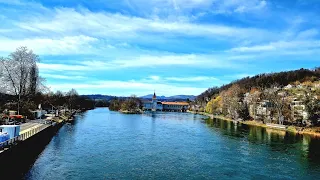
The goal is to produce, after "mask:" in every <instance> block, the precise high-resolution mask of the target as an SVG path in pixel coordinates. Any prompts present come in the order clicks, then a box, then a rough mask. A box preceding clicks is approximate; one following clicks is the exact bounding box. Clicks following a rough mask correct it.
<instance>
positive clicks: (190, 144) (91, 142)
mask: <svg viewBox="0 0 320 180" xmlns="http://www.w3.org/2000/svg"><path fill="white" fill-rule="evenodd" d="M205 119H206V117H204V116H201V115H194V114H188V113H147V114H143V115H125V114H120V113H118V112H111V111H109V110H108V109H106V108H100V109H95V110H91V111H88V112H86V113H84V114H83V115H82V116H79V117H77V119H76V120H75V122H74V124H66V125H64V126H63V127H62V128H61V129H60V130H59V131H58V133H57V134H56V136H54V137H53V139H52V140H51V142H50V143H49V144H48V145H47V147H46V148H45V149H44V150H43V152H42V153H41V154H40V155H39V157H38V158H37V160H36V161H35V163H34V164H33V165H32V166H31V168H30V170H29V172H28V173H27V174H26V175H25V179H30V180H32V179H37V180H38V179H39V180H43V179H59V180H63V179H68V180H73V179H75V180H79V179H90V180H92V179H270V178H272V179H319V177H320V139H316V138H311V137H309V136H301V135H299V136H298V135H292V134H288V133H284V132H281V131H274V130H267V129H264V128H260V127H250V126H246V125H234V124H233V123H232V122H227V121H223V120H217V119H215V120H205Z"/></svg>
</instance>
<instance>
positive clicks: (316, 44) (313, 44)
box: [230, 40, 320, 52]
mask: <svg viewBox="0 0 320 180" xmlns="http://www.w3.org/2000/svg"><path fill="white" fill-rule="evenodd" d="M313 48H316V49H319V48H320V41H318V40H310V41H277V42H271V43H269V44H263V45H256V46H243V47H236V48H232V49H231V50H230V51H231V52H266V51H277V52H281V51H283V50H293V51H296V50H298V51H300V50H306V49H313Z"/></svg>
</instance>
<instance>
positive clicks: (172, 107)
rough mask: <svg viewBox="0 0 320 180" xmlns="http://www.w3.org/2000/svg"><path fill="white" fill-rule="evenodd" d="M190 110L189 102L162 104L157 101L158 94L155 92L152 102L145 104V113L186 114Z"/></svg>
mask: <svg viewBox="0 0 320 180" xmlns="http://www.w3.org/2000/svg"><path fill="white" fill-rule="evenodd" d="M188 109H189V103H187V102H161V101H158V100H157V96H156V93H155V92H154V94H153V97H152V100H151V101H145V102H143V110H144V111H174V112H186V111H187V110H188Z"/></svg>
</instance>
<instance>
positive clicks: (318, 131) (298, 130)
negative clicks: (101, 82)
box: [188, 111, 320, 137]
mask: <svg viewBox="0 0 320 180" xmlns="http://www.w3.org/2000/svg"><path fill="white" fill-rule="evenodd" d="M188 112H189V113H193V114H201V115H204V116H208V117H210V118H211V119H214V118H216V119H222V120H225V121H232V122H238V123H241V124H245V125H249V126H258V127H264V128H267V129H277V130H281V131H286V132H290V133H295V134H301V135H311V136H316V137H320V127H311V128H306V127H295V126H288V127H287V128H286V129H278V128H272V127H269V126H267V125H266V124H264V123H262V122H257V121H254V120H250V121H237V120H233V119H231V118H227V117H225V116H221V115H213V114H208V113H205V112H194V111H188Z"/></svg>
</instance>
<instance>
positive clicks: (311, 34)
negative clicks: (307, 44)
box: [297, 28, 319, 39]
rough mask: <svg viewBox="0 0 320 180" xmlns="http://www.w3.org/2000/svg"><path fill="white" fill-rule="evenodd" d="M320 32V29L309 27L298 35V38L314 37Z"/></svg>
mask: <svg viewBox="0 0 320 180" xmlns="http://www.w3.org/2000/svg"><path fill="white" fill-rule="evenodd" d="M318 34H319V30H318V29H315V28H312V29H307V30H305V31H302V32H300V33H299V34H298V35H297V39H312V38H314V37H316V36H317V35H318Z"/></svg>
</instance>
